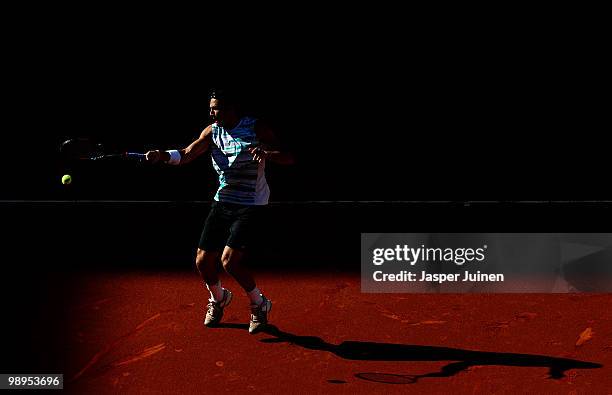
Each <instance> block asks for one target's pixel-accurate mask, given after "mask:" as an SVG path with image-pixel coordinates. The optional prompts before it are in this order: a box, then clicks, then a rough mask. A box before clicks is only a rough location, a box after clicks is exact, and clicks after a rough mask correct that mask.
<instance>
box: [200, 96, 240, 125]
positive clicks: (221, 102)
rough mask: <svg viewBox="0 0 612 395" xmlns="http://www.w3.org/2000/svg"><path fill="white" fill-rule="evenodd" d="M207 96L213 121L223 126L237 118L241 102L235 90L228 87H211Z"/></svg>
mask: <svg viewBox="0 0 612 395" xmlns="http://www.w3.org/2000/svg"><path fill="white" fill-rule="evenodd" d="M208 97H209V105H210V117H211V118H212V120H213V122H216V123H218V124H219V125H221V126H223V125H224V124H227V123H231V122H232V121H235V120H236V119H237V118H239V116H240V115H239V114H240V108H241V106H240V105H241V102H240V99H239V96H238V94H237V92H235V91H233V90H230V89H212V90H211V91H210V94H209V96H208Z"/></svg>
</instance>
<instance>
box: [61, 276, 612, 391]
mask: <svg viewBox="0 0 612 395" xmlns="http://www.w3.org/2000/svg"><path fill="white" fill-rule="evenodd" d="M70 276H74V278H73V279H72V280H71V282H72V284H75V285H74V288H73V289H72V290H71V291H70V294H71V297H70V298H69V300H68V302H67V303H66V305H65V306H64V309H65V310H64V311H65V316H66V317H67V319H66V322H64V325H63V327H64V331H63V333H64V337H65V339H63V342H64V345H65V355H64V356H63V359H64V366H65V371H64V377H65V381H66V384H65V388H66V389H67V390H68V391H69V392H71V393H90V394H92V393H93V394H110V393H122V394H126V393H128V394H130V393H133V394H136V393H166V394H174V393H244V392H247V391H248V392H252V393H449V392H452V393H466V394H467V393H469V394H491V393H508V394H510V393H562V394H608V393H612V369H611V366H612V311H611V309H610V306H611V305H612V303H611V302H612V295H609V294H606V295H602V294H546V295H541V294H531V295H525V294H505V295H439V294H436V295H432V294H429V295H426V294H419V295H409V294H362V293H361V292H360V283H359V277H358V276H357V275H350V274H341V273H335V274H326V273H320V274H279V273H274V274H272V273H267V274H261V275H260V276H259V277H258V283H259V284H260V287H261V288H262V290H263V291H264V292H265V293H266V294H267V295H268V296H269V298H270V299H271V300H272V301H273V303H274V305H273V309H272V313H271V316H270V318H271V324H273V325H274V326H273V327H271V328H270V330H269V331H268V332H267V333H260V334H258V335H249V334H248V332H247V329H246V328H247V325H246V324H247V323H248V317H249V312H248V300H247V298H246V296H245V295H243V293H242V292H241V291H240V290H239V288H238V286H237V284H236V283H235V282H234V281H233V280H231V279H228V278H227V277H226V278H224V286H226V287H227V288H229V289H231V290H233V291H234V294H235V299H234V300H233V302H232V304H231V306H230V307H228V309H226V312H225V317H224V319H223V323H224V324H223V326H222V327H220V328H215V329H210V328H205V327H203V325H202V317H203V311H204V308H205V305H206V298H207V294H206V293H205V292H204V289H203V287H202V285H201V284H200V282H199V281H198V279H197V276H196V275H195V274H193V273H167V272H158V273H153V272H148V273H137V272H131V273H96V274H93V273H88V274H71V275H70ZM589 328H590V329H589ZM585 362H586V363H585Z"/></svg>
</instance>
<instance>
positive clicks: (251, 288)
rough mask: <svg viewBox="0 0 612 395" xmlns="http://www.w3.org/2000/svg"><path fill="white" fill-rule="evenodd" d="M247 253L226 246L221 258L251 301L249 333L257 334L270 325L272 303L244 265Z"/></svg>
mask: <svg viewBox="0 0 612 395" xmlns="http://www.w3.org/2000/svg"><path fill="white" fill-rule="evenodd" d="M244 256H245V252H244V251H243V250H240V249H237V248H232V247H230V246H226V247H225V249H224V250H223V255H222V256H221V263H222V264H223V268H224V269H225V270H226V271H227V272H228V273H229V274H230V275H231V276H232V277H234V278H235V279H236V281H237V282H238V284H240V286H241V287H242V288H243V289H244V290H245V292H246V293H247V296H248V297H249V299H250V300H251V319H250V322H249V333H257V332H259V331H261V330H262V329H263V328H264V327H265V326H266V325H267V324H268V313H269V312H270V310H271V309H272V302H271V301H270V300H268V298H266V297H265V296H264V295H263V294H262V293H261V291H260V290H259V288H258V287H257V285H256V284H255V279H254V278H253V275H252V274H251V272H250V270H249V269H248V268H247V267H246V266H245V265H244V264H243V260H244Z"/></svg>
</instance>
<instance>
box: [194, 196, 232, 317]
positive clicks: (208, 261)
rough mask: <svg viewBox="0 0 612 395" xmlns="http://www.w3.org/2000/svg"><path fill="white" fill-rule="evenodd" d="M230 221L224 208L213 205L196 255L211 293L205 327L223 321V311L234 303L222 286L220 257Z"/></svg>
mask: <svg viewBox="0 0 612 395" xmlns="http://www.w3.org/2000/svg"><path fill="white" fill-rule="evenodd" d="M229 225H230V222H229V219H228V218H227V216H226V215H225V214H224V211H223V210H222V208H220V207H218V205H217V204H213V205H212V207H211V210H210V213H209V214H208V217H207V218H206V223H205V224H204V230H203V231H202V235H201V237H200V243H199V246H198V251H197V254H196V267H197V269H198V271H199V273H200V276H201V277H202V280H203V281H204V284H205V286H206V288H207V289H208V291H209V292H210V299H209V300H208V301H209V303H208V306H207V309H206V317H205V318H204V325H206V326H214V325H216V324H218V323H219V322H220V321H221V318H222V317H223V309H224V308H225V307H227V306H228V305H229V304H230V302H231V301H232V293H231V292H230V291H229V290H227V289H224V288H223V287H222V286H221V281H220V280H219V271H220V265H219V259H218V258H219V255H220V251H221V250H222V248H223V245H224V244H225V239H227V235H228V234H229Z"/></svg>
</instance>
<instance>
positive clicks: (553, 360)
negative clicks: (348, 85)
mask: <svg viewBox="0 0 612 395" xmlns="http://www.w3.org/2000/svg"><path fill="white" fill-rule="evenodd" d="M237 327H238V328H240V329H242V328H246V327H247V326H246V325H244V326H242V325H238V326H237ZM262 332H263V333H265V334H268V335H270V336H272V337H271V338H266V339H262V340H260V341H261V342H262V343H290V344H292V345H297V346H300V347H303V348H306V349H309V350H318V351H326V352H330V353H333V354H334V355H336V356H338V357H340V358H343V359H347V360H358V361H406V362H408V361H413V362H414V361H449V362H450V361H452V362H451V363H449V364H447V365H445V366H443V367H442V368H441V369H440V371H437V372H430V373H426V374H421V375H397V374H386V373H356V374H355V377H357V378H359V379H361V380H366V381H374V382H379V383H386V384H413V383H416V382H417V381H418V380H419V379H421V378H425V377H451V376H454V375H456V374H458V373H460V372H463V371H465V370H467V369H469V368H470V367H472V366H486V365H496V366H518V367H546V368H548V369H549V378H551V379H557V380H558V379H561V378H563V377H565V372H566V371H567V370H570V369H595V368H601V367H603V365H602V364H599V363H595V362H585V361H579V360H574V359H568V358H557V357H551V356H546V355H533V354H516V353H504V352H487V351H472V350H464V349H458V348H449V347H437V346H421V345H410V344H392V343H375V342H363V341H344V342H342V343H340V344H331V343H328V342H326V341H324V340H323V339H321V338H320V337H316V336H299V335H295V334H292V333H288V332H284V331H281V330H280V329H278V328H277V327H276V326H274V325H269V326H268V327H267V328H266V329H264V330H263V331H262Z"/></svg>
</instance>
